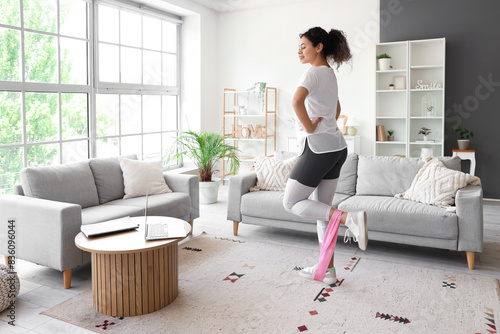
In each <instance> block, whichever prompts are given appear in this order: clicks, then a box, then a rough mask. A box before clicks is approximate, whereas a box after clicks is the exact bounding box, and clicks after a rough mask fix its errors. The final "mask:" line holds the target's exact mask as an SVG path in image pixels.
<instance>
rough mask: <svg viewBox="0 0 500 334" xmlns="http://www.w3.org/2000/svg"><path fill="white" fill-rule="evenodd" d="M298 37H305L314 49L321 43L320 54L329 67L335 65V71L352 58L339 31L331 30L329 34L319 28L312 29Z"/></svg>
mask: <svg viewBox="0 0 500 334" xmlns="http://www.w3.org/2000/svg"><path fill="white" fill-rule="evenodd" d="M299 36H300V37H301V38H302V37H306V38H307V39H308V40H309V41H311V43H312V45H313V46H314V47H316V46H317V45H318V44H319V43H322V44H323V50H322V51H321V53H322V54H323V56H325V58H326V61H327V62H328V63H329V64H330V65H333V64H334V63H335V64H337V69H338V68H339V67H340V65H342V64H344V63H347V62H349V60H350V59H351V58H352V54H351V50H350V49H349V44H348V43H347V38H346V37H345V34H344V32H343V31H341V30H335V29H332V30H330V32H326V31H325V29H323V28H321V27H314V28H311V29H309V30H308V31H306V32H305V33H303V34H300V35H299Z"/></svg>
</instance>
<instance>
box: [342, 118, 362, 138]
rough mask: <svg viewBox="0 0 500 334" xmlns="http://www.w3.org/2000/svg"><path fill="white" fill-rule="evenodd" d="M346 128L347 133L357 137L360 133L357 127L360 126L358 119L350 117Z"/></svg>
mask: <svg viewBox="0 0 500 334" xmlns="http://www.w3.org/2000/svg"><path fill="white" fill-rule="evenodd" d="M345 126H346V127H347V133H348V134H349V136H355V135H356V133H358V129H356V127H357V126H359V122H358V119H357V118H356V117H348V118H347V122H346V124H345Z"/></svg>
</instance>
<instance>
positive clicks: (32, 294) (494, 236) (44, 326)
mask: <svg viewBox="0 0 500 334" xmlns="http://www.w3.org/2000/svg"><path fill="white" fill-rule="evenodd" d="M227 188H228V187H227V186H222V187H221V189H220V192H219V201H218V202H217V203H216V204H212V205H201V217H200V218H198V219H196V220H195V222H194V231H193V234H194V235H195V236H196V235H199V234H200V233H202V232H206V233H210V234H213V235H215V236H219V237H228V238H233V239H243V240H255V241H261V242H266V243H278V244H286V245H293V246H296V247H303V248H306V249H318V245H317V237H316V235H315V234H313V233H305V232H295V231H289V230H284V229H275V228H269V227H262V226H253V225H246V224H241V225H240V228H239V236H238V237H234V236H233V234H232V231H233V223H232V222H231V221H228V220H226V208H227ZM484 221H485V226H484V250H483V253H482V254H480V255H478V256H477V257H476V269H475V270H474V271H469V270H468V269H467V260H466V257H465V253H463V252H452V251H446V250H439V249H432V248H423V247H414V246H406V245H398V244H395V243H383V242H375V241H370V243H369V244H368V250H367V251H366V252H363V251H360V250H359V249H358V247H357V245H356V244H344V243H342V242H341V241H340V239H339V242H338V243H337V248H336V250H335V251H336V252H339V253H344V254H349V255H352V256H354V255H355V256H359V257H368V258H376V259H381V260H385V261H392V262H396V263H404V264H410V265H414V266H422V267H429V268H439V269H446V270H451V271H456V272H462V273H471V274H477V275H486V276H492V277H499V278H500V202H485V207H484ZM318 254H319V251H318ZM304 265H311V264H304ZM16 270H17V272H18V275H19V277H20V279H21V292H20V295H19V297H18V298H17V301H16V322H15V323H16V326H15V327H13V326H10V325H8V324H7V321H9V319H8V318H7V312H6V311H4V312H2V313H0V333H48V334H53V333H69V332H71V333H94V332H90V331H88V330H86V329H83V328H80V327H76V326H73V325H70V324H67V323H65V322H62V321H59V320H57V319H53V318H51V317H48V316H45V315H40V314H39V313H40V312H42V311H44V310H46V309H48V308H50V307H52V306H54V305H57V304H59V303H61V302H63V301H64V300H67V299H69V298H71V297H73V296H75V295H76V294H78V293H80V292H82V291H85V290H87V289H90V288H91V281H90V277H91V276H90V264H87V265H84V266H82V267H80V268H76V269H74V270H73V280H72V288H71V289H68V290H66V289H64V286H63V276H62V273H60V272H58V271H56V270H52V269H49V268H46V267H41V266H37V265H35V264H32V263H28V262H25V261H19V264H18V265H17V267H16Z"/></svg>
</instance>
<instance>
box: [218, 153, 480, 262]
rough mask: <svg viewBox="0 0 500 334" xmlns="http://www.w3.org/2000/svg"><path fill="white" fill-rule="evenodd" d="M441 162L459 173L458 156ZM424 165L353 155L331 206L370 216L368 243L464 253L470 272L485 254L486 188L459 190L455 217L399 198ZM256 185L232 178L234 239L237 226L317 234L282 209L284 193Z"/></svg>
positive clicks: (252, 176)
mask: <svg viewBox="0 0 500 334" xmlns="http://www.w3.org/2000/svg"><path fill="white" fill-rule="evenodd" d="M441 161H442V162H443V163H444V164H445V165H446V166H447V167H448V168H451V169H454V170H460V158H458V157H453V158H450V157H444V158H441ZM423 165H424V162H423V161H422V160H421V159H418V158H398V157H377V156H358V155H357V154H350V155H349V156H348V158H347V161H346V163H345V164H344V166H343V167H342V171H341V174H340V179H339V183H338V186H337V191H336V194H335V197H334V199H333V203H332V204H333V206H335V207H337V208H339V209H340V210H343V211H359V210H363V211H366V212H367V219H368V231H369V233H368V236H369V239H370V240H379V241H386V242H396V243H402V244H410V245H417V246H425V247H435V248H442V249H450V250H457V251H465V252H466V253H467V261H468V265H469V268H470V269H474V256H475V252H482V247H483V202H482V196H483V195H482V194H483V193H482V188H481V186H471V185H468V186H466V187H465V188H462V189H460V190H459V191H458V192H457V194H456V197H455V206H456V207H455V208H456V212H450V211H449V210H447V209H446V208H442V207H437V206H432V205H426V204H422V203H417V202H413V201H409V200H402V199H397V198H395V197H394V195H396V194H398V193H402V192H405V191H406V190H408V189H409V188H410V185H411V183H412V181H413V179H414V177H415V175H416V174H417V172H418V171H419V170H420V168H421V167H422V166H423ZM256 181H257V176H256V173H255V172H248V173H244V174H239V175H237V176H234V177H232V178H231V179H230V182H229V194H228V208H227V219H228V220H232V221H233V224H234V225H233V228H234V230H233V231H234V235H237V233H238V227H239V223H247V224H256V225H265V226H272V227H279V228H288V229H293V230H300V231H310V232H316V221H313V220H307V219H303V218H301V217H298V216H295V215H293V214H291V213H289V212H286V211H285V210H284V208H283V203H282V201H283V192H279V191H256V192H250V188H251V187H253V186H255V184H256ZM341 229H342V230H344V229H345V227H344V226H343V225H342V226H341ZM341 232H342V231H341Z"/></svg>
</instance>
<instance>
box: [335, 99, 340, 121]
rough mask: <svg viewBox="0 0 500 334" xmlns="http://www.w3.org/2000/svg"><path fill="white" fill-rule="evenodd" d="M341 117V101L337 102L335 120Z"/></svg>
mask: <svg viewBox="0 0 500 334" xmlns="http://www.w3.org/2000/svg"><path fill="white" fill-rule="evenodd" d="M339 116H340V100H337V115H336V116H335V119H339Z"/></svg>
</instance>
